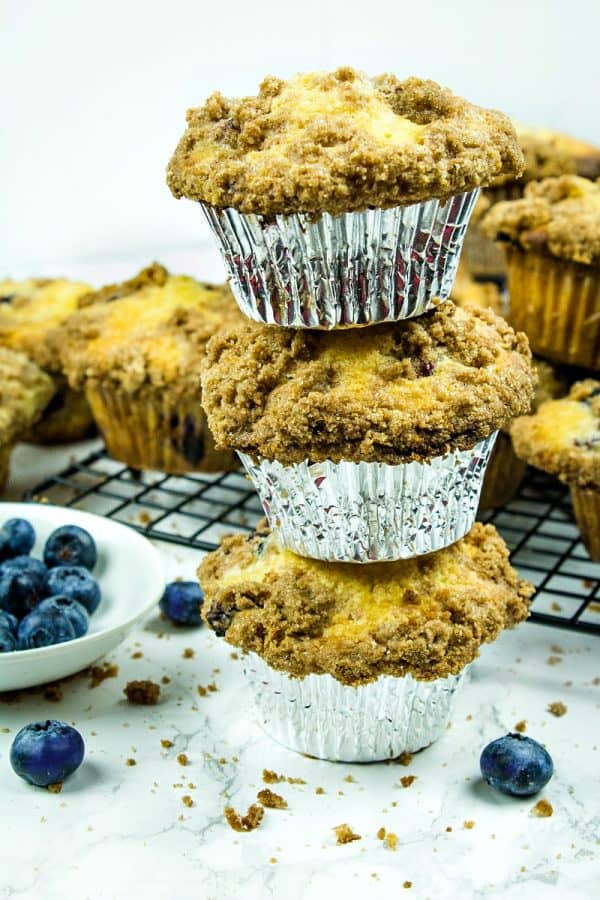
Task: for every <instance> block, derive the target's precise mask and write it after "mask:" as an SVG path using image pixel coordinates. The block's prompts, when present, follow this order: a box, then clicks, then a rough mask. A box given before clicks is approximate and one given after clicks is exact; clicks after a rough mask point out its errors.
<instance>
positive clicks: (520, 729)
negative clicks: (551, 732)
mask: <svg viewBox="0 0 600 900" xmlns="http://www.w3.org/2000/svg"><path fill="white" fill-rule="evenodd" d="M526 730H527V722H526V721H525V719H521V721H520V722H517V724H516V725H515V731H518V732H519V734H523V733H524V732H525V731H526Z"/></svg>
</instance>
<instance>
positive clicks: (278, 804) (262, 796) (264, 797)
mask: <svg viewBox="0 0 600 900" xmlns="http://www.w3.org/2000/svg"><path fill="white" fill-rule="evenodd" d="M256 799H257V800H258V801H259V802H260V803H262V805H263V806H266V807H267V809H287V808H288V805H287V800H284V798H283V797H282V796H281V795H280V794H276V793H275V792H274V791H271V790H269V788H263V790H262V791H259V792H258V794H257V795H256Z"/></svg>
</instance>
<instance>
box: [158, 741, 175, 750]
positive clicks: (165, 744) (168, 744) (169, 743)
mask: <svg viewBox="0 0 600 900" xmlns="http://www.w3.org/2000/svg"><path fill="white" fill-rule="evenodd" d="M160 746H161V747H164V748H165V750H168V749H169V747H172V746H173V741H170V740H169V739H168V738H161V742H160Z"/></svg>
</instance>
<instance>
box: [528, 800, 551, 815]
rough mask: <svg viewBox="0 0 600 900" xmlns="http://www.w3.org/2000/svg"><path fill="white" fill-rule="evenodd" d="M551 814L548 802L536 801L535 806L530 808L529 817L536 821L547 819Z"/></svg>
mask: <svg viewBox="0 0 600 900" xmlns="http://www.w3.org/2000/svg"><path fill="white" fill-rule="evenodd" d="M553 812H554V809H553V808H552V804H551V803H549V802H548V800H538V802H537V803H536V804H535V806H533V807H532V808H531V815H532V816H536V817H537V818H538V819H547V818H548V817H549V816H551V815H552V813H553Z"/></svg>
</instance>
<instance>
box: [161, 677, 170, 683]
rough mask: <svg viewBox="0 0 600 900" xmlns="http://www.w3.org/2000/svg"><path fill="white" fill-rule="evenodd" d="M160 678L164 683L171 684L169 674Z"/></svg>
mask: <svg viewBox="0 0 600 900" xmlns="http://www.w3.org/2000/svg"><path fill="white" fill-rule="evenodd" d="M160 680H161V682H162V683H163V684H171V679H170V678H169V676H168V675H163V677H162V678H161V679H160Z"/></svg>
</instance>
